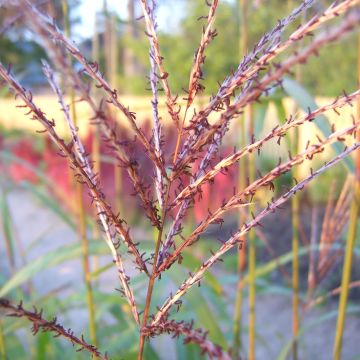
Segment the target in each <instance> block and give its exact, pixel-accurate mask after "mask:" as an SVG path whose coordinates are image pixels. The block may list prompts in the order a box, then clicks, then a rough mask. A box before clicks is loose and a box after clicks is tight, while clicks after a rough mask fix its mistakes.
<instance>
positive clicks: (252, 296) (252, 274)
mask: <svg viewBox="0 0 360 360" xmlns="http://www.w3.org/2000/svg"><path fill="white" fill-rule="evenodd" d="M247 109H248V111H247V117H248V132H249V141H251V137H252V135H253V133H254V124H253V114H252V107H251V106H249V107H248V108H247ZM255 172H256V169H255V154H254V153H251V154H249V163H248V175H249V180H250V183H252V182H253V181H255ZM253 209H254V206H253V205H251V206H249V211H252V210H253ZM248 242H249V250H248V263H249V265H248V268H249V350H248V351H249V354H248V359H249V360H255V338H256V316H255V315H256V314H255V303H256V235H255V229H251V230H250V231H249V236H248Z"/></svg>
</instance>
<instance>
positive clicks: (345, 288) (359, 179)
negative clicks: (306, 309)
mask: <svg viewBox="0 0 360 360" xmlns="http://www.w3.org/2000/svg"><path fill="white" fill-rule="evenodd" d="M357 72H358V86H359V85H360V36H359V37H358V66H357ZM359 118H360V100H358V101H357V120H359ZM356 137H357V141H360V132H359V131H358V132H357V135H356ZM359 204H360V152H359V150H357V151H356V168H355V178H354V197H353V200H352V203H351V210H350V221H349V230H348V236H347V239H346V248H345V258H344V265H343V271H342V280H341V292H340V302H339V311H338V318H337V324H336V333H335V343H334V350H333V355H334V360H340V359H341V350H342V339H343V333H344V327H345V319H346V308H347V300H348V293H349V283H350V277H351V267H352V260H353V250H354V246H355V240H356V230H357V222H358V215H359Z"/></svg>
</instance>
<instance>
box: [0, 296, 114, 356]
mask: <svg viewBox="0 0 360 360" xmlns="http://www.w3.org/2000/svg"><path fill="white" fill-rule="evenodd" d="M0 309H2V310H5V311H6V313H7V315H8V316H12V317H18V318H27V319H28V320H29V321H30V322H31V323H32V329H31V330H32V333H33V334H34V335H36V334H37V333H38V332H39V331H50V332H52V333H54V334H55V335H54V337H62V338H64V339H66V340H67V341H70V342H71V344H72V345H77V346H79V348H78V349H77V351H82V350H85V351H87V352H88V353H89V354H91V356H93V357H94V358H95V359H101V360H108V359H109V358H108V357H107V355H106V354H105V355H102V354H101V353H100V351H99V350H98V349H97V348H96V347H95V346H93V345H90V344H88V343H87V342H86V341H85V339H84V337H83V336H81V337H77V336H76V335H75V334H74V332H73V331H72V330H71V329H65V328H64V327H63V326H62V325H61V324H59V323H58V321H57V318H56V317H55V318H54V319H52V320H51V321H47V320H45V319H44V318H43V315H42V310H40V311H38V310H37V309H36V308H34V311H29V310H26V309H24V307H23V304H22V302H20V304H19V305H14V304H12V303H11V302H10V301H9V300H7V299H1V298H0Z"/></svg>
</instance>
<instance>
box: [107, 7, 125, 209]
mask: <svg viewBox="0 0 360 360" xmlns="http://www.w3.org/2000/svg"><path fill="white" fill-rule="evenodd" d="M103 13H104V20H105V64H106V71H105V72H106V75H107V77H108V80H109V83H110V85H111V87H113V88H116V85H117V84H116V77H117V35H116V21H115V16H114V15H110V13H109V10H108V7H107V1H106V0H104V4H103ZM113 116H114V121H116V118H115V115H114V114H113ZM114 185H115V209H116V211H117V212H121V210H122V206H121V195H122V170H121V167H119V166H118V165H117V164H114Z"/></svg>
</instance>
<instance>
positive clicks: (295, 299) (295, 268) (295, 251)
mask: <svg viewBox="0 0 360 360" xmlns="http://www.w3.org/2000/svg"><path fill="white" fill-rule="evenodd" d="M291 144H292V152H293V153H297V151H298V148H299V131H298V129H294V131H293V139H292V141H291ZM298 172H299V171H298V167H294V168H293V169H292V174H293V176H294V177H295V178H296V177H297V174H298ZM299 195H300V194H296V195H294V196H293V197H292V198H291V223H292V242H291V246H292V256H293V258H292V291H293V294H292V336H293V343H292V355H293V360H297V359H298V350H297V347H298V343H297V337H298V334H299V328H300V320H299V226H300V213H299V209H300V203H299Z"/></svg>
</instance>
